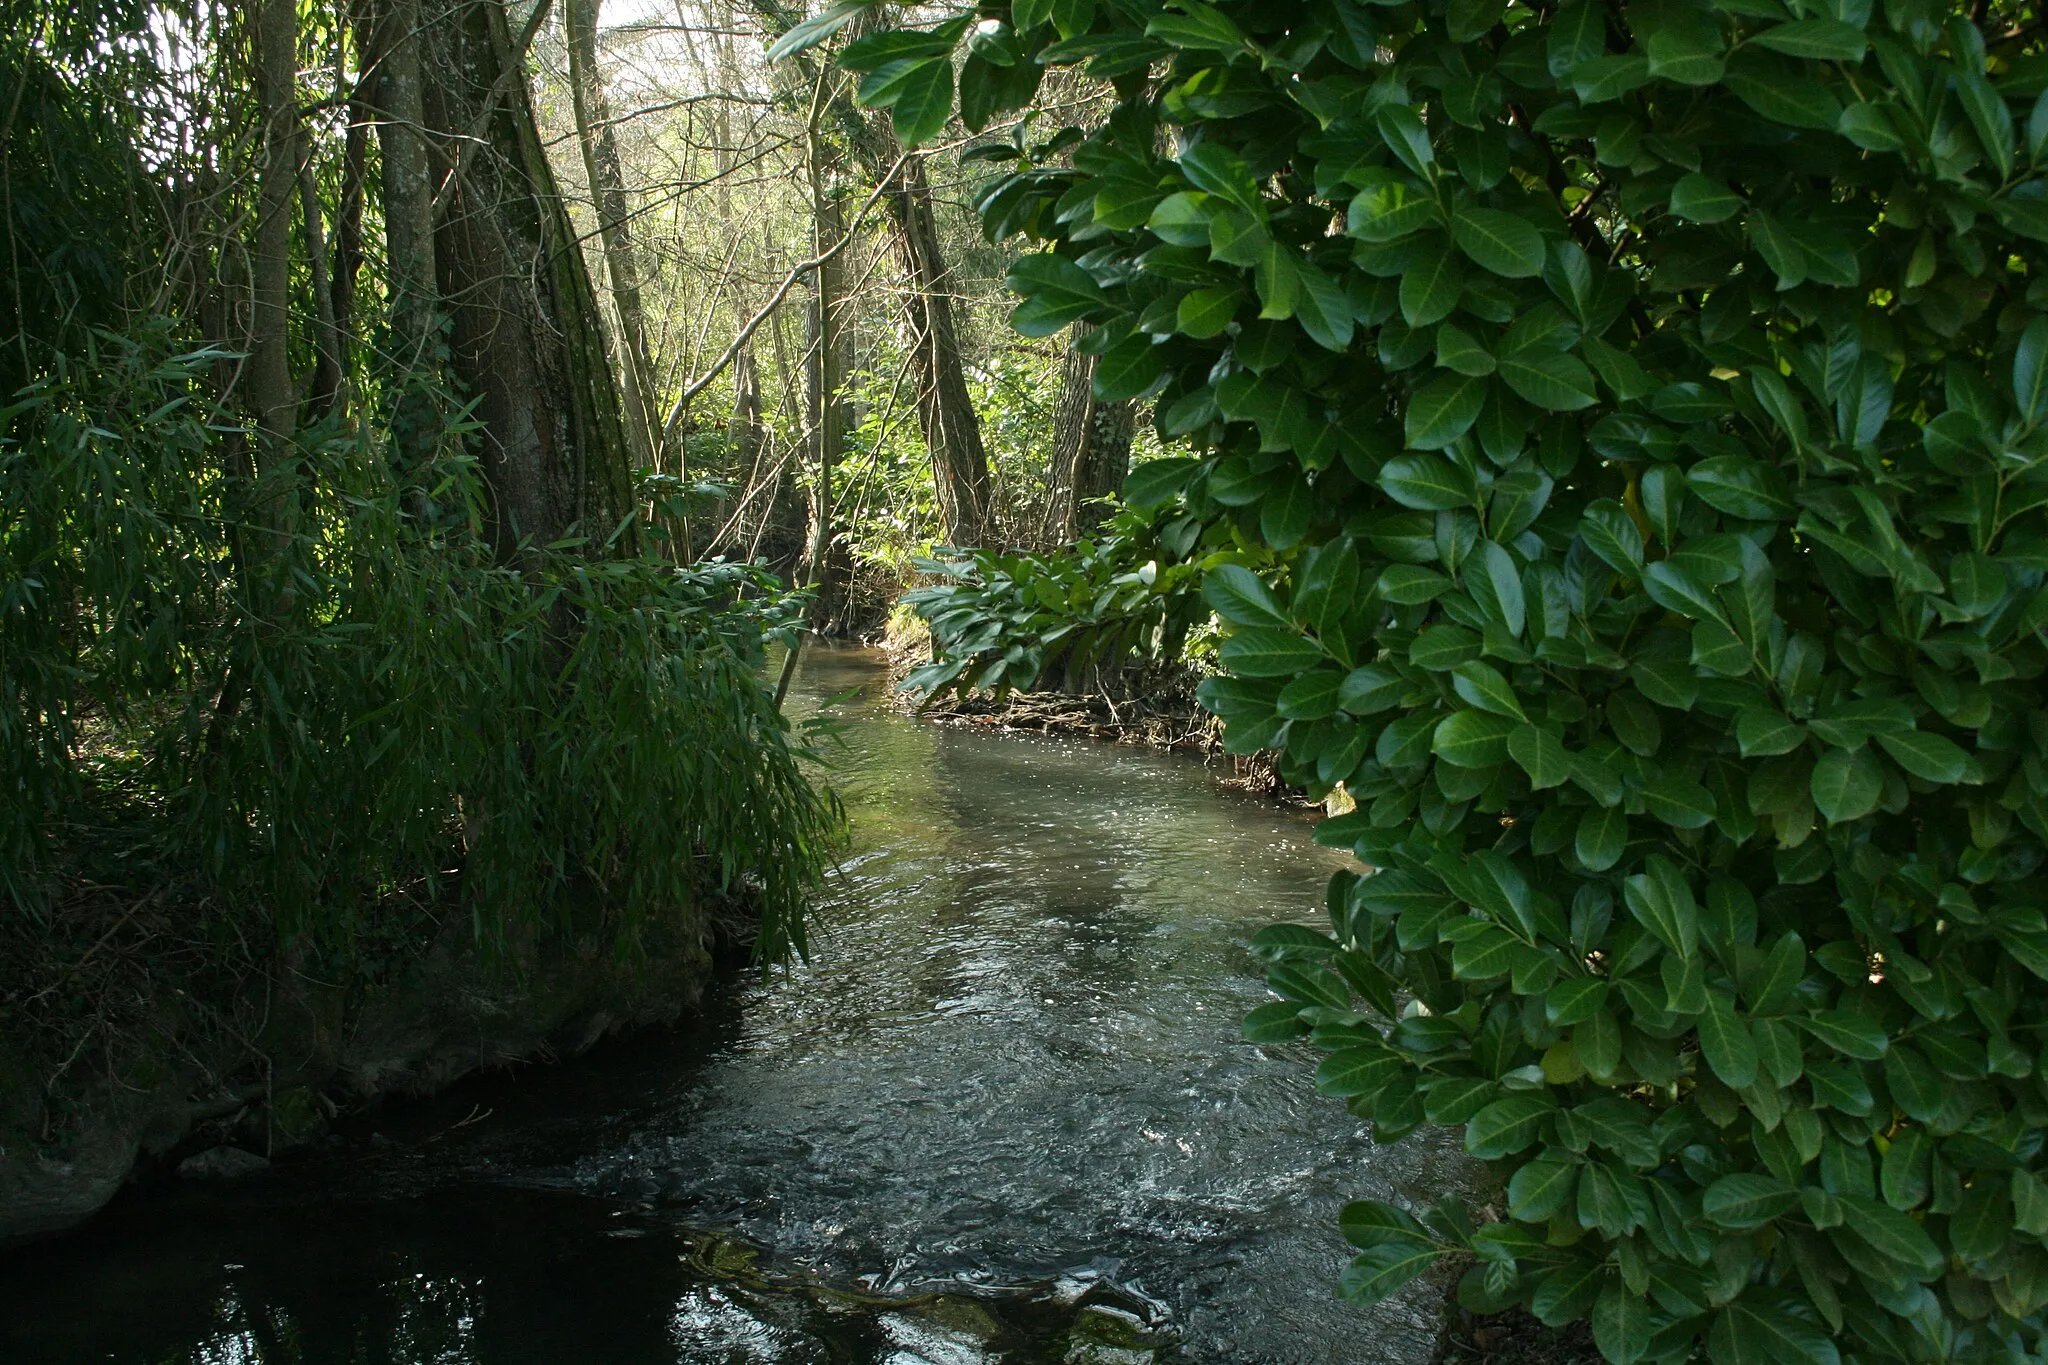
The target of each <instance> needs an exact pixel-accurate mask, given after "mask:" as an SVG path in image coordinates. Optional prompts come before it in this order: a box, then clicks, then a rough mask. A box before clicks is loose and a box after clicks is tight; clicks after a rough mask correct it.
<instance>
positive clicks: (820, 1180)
mask: <svg viewBox="0 0 2048 1365" xmlns="http://www.w3.org/2000/svg"><path fill="white" fill-rule="evenodd" d="M887 686H888V683H887V676H886V673H885V671H884V668H883V663H882V660H881V658H880V656H879V655H877V654H874V653H872V652H869V651H863V650H855V649H826V648H819V649H815V650H812V651H807V653H806V656H805V659H804V661H803V664H802V667H801V668H800V669H799V672H798V676H797V681H796V686H795V689H794V691H793V692H792V694H791V707H792V710H793V711H796V712H800V713H805V714H816V713H817V712H818V710H819V709H820V708H821V707H823V706H825V705H826V704H827V703H828V701H829V700H830V699H833V698H841V700H840V701H839V702H838V703H837V704H835V705H832V706H831V708H830V714H833V715H837V716H839V717H840V721H841V723H840V726H839V742H838V743H837V744H835V745H833V746H831V751H830V752H831V761H832V764H833V769H832V771H831V773H830V774H829V779H830V780H831V782H832V783H833V785H834V786H835V787H836V788H837V789H838V790H839V792H840V794H841V796H842V798H843V799H844V801H845V803H846V806H847V811H848V814H849V816H850V818H851V821H852V827H853V845H852V847H851V849H850V850H848V852H847V853H846V854H845V856H844V859H843V863H842V869H843V875H841V876H838V877H835V878H834V879H833V880H832V882H831V884H830V885H829V887H828V888H827V893H826V896H825V899H824V903H823V904H822V905H821V906H820V908H819V911H818V915H817V920H816V924H815V927H814V929H813V935H812V953H811V961H810V963H809V964H808V965H802V966H798V967H796V968H793V969H791V970H788V971H777V972H775V973H774V974H772V975H771V976H770V977H768V978H767V979H765V980H764V979H763V977H762V976H761V975H760V974H759V973H758V972H753V971H744V970H742V971H737V972H734V973H731V974H729V975H728V976H726V977H724V978H722V979H721V980H720V981H719V982H718V983H717V984H716V985H714V987H713V988H712V990H711V992H710V994H709V996H708V998H707V1001H706V1008H705V1010H704V1012H703V1014H702V1016H701V1017H699V1018H697V1019H695V1020H693V1021H691V1022H689V1023H687V1024H685V1025H683V1026H681V1027H679V1028H676V1029H673V1030H650V1031H647V1032H643V1033H641V1034H639V1035H637V1036H635V1037H633V1038H630V1039H627V1040H625V1041H623V1042H616V1043H610V1044H606V1045H604V1046H602V1047H600V1048H598V1049H597V1050H596V1051H595V1052H593V1053H592V1054H590V1055H588V1056H586V1057H584V1058H582V1059H579V1060H577V1061H575V1062H573V1063H569V1064H567V1065H563V1066H556V1067H541V1066H535V1067H527V1068H522V1069H519V1070H516V1071H514V1072H511V1073H509V1074H504V1075H498V1076H490V1077H479V1078H473V1079H471V1080H469V1081H466V1082H464V1083H463V1084H461V1085H458V1086H456V1087H454V1088H453V1089H451V1090H450V1091H448V1092H446V1093H444V1094H443V1095H441V1096H439V1097H437V1098H436V1099H434V1100H431V1101H423V1102H418V1103H412V1104H405V1105H387V1106H386V1107H385V1108H384V1109H382V1110H381V1111H379V1112H376V1113H373V1114H369V1115H365V1116H360V1117H358V1118H355V1119H351V1120H347V1121H345V1122H344V1123H343V1124H342V1125H341V1126H340V1128H339V1130H338V1136H337V1139H336V1140H335V1141H334V1142H332V1143H331V1144H330V1145H329V1147H328V1148H327V1149H326V1150H323V1151H322V1152H320V1153H317V1154H315V1155H313V1156H310V1157H308V1158H304V1159H299V1160H293V1161H289V1162H281V1163H280V1164H279V1165H278V1167H277V1168H275V1169H274V1170H273V1171H271V1172H268V1173H265V1174H263V1175H260V1176H257V1177H254V1178H252V1179H249V1180H246V1181H243V1182H240V1183H238V1184H234V1185H228V1186H204V1185H198V1184H194V1183H192V1182H181V1181H176V1180H169V1179H162V1180H157V1181H154V1182H151V1183H150V1184H148V1185H147V1186H146V1187H144V1188H141V1189H137V1190H131V1191H129V1192H127V1193H125V1194H124V1195H123V1197H122V1198H121V1199H119V1200H117V1201H116V1203H115V1205H114V1206H113V1207H112V1208H110V1209H109V1210H108V1211H107V1212H106V1213H105V1214H103V1215H102V1216H101V1217H100V1218H99V1219H97V1220H96V1221H95V1222H93V1223H92V1224H91V1225H89V1226H88V1227H86V1228H85V1229H83V1230H81V1231H80V1232H78V1233H75V1234H72V1235H70V1236H68V1237H65V1238H62V1239H59V1240H56V1241H54V1242H50V1243H47V1244H44V1245H41V1246H37V1247H33V1248H30V1249H28V1250H27V1251H25V1252H15V1253H11V1254H9V1255H7V1256H5V1257H0V1361H4V1362H5V1363H6V1365H68V1363H69V1362H74V1361H76V1362H84V1361H113V1362H121V1363H122V1365H130V1363H132V1365H172V1363H174V1362H175V1363H176V1365H229V1363H230V1362H232V1363H234V1365H242V1363H243V1362H249V1363H251V1365H253V1363H254V1362H263V1365H285V1363H287V1362H289V1363H291V1365H299V1363H301V1362H304V1363H307V1365H310V1363H312V1362H334V1363H335V1365H342V1363H343V1362H347V1365H417V1363H422V1362H429V1361H431V1362H450V1365H457V1363H460V1365H503V1363H506V1362H535V1363H536V1365H539V1363H540V1362H557V1363H566V1362H592V1365H597V1363H598V1362H603V1363H604V1365H653V1363H654V1362H664V1363H668V1362H675V1363H677V1365H685V1363H687V1365H698V1363H700V1362H702V1363H703V1365H727V1362H734V1363H737V1362H764V1363H770V1362H772V1363H776V1365H780V1363H781V1362H834V1363H835V1365H836V1363H838V1362H845V1363H846V1365H869V1363H871V1362H872V1363H873V1365H976V1363H977V1362H994V1361H1003V1362H1015V1363H1016V1365H1024V1363H1025V1362H1040V1361H1044V1362H1073V1363H1074V1365H1087V1362H1106V1363H1107V1365H1146V1363H1147V1362H1155V1361H1156V1362H1161V1363H1162V1365H1163V1363H1164V1362H1167V1361H1182V1362H1215V1363H1216V1365H1256V1363H1262V1362H1270V1363H1271V1365H1369V1363H1370V1365H1377V1363H1378V1362H1389V1363H1391V1362H1403V1363H1404V1365H1407V1363H1415V1365H1419V1362H1423V1361H1426V1360H1428V1358H1429V1355H1430V1351H1431V1349H1432V1347H1433V1345H1434V1339H1435V1335H1436V1330H1437V1326H1438V1320H1439V1313H1440V1310H1439V1308H1438V1306H1437V1299H1436V1297H1435V1293H1436V1291H1435V1290H1433V1289H1431V1288H1430V1287H1429V1286H1428V1285H1426V1284H1418V1285H1416V1286H1413V1287H1412V1290H1411V1292H1409V1293H1407V1294H1404V1295H1402V1296H1399V1297H1397V1299H1396V1300H1394V1301H1393V1302H1391V1303H1389V1304H1385V1305H1382V1306H1380V1307H1379V1308H1377V1309H1375V1310H1372V1311H1369V1312H1367V1311H1361V1310H1358V1309H1354V1308H1352V1307H1350V1306H1349V1305H1347V1304H1345V1303H1343V1302H1342V1301H1341V1300H1339V1299H1338V1298H1337V1296H1336V1290H1335V1285H1336V1280H1337V1275H1338V1273H1339V1271H1340V1270H1341V1269H1342V1267H1343V1265H1344V1263H1345V1260H1346V1258H1347V1252H1346V1248H1345V1245H1344V1243H1343V1240H1342V1238H1341V1237H1339V1236H1338V1234H1337V1231H1336V1214H1337V1210H1338V1208H1339V1207H1340V1206H1341V1205H1342V1203H1343V1202H1344V1201H1345V1200H1346V1199H1350V1198H1366V1197H1378V1198H1394V1199H1404V1200H1413V1201H1426V1200H1427V1199H1428V1198H1430V1197H1433V1196H1434V1195H1435V1194H1436V1193H1440V1192H1441V1191H1442V1190H1443V1189H1444V1188H1445V1187H1447V1186H1462V1185H1464V1184H1466V1183H1467V1182H1468V1181H1469V1179H1470V1177H1469V1176H1468V1175H1467V1174H1466V1173H1465V1168H1464V1166H1463V1165H1462V1164H1461V1162H1460V1160H1459V1158H1458V1157H1457V1156H1456V1155H1455V1154H1454V1151H1453V1148H1452V1146H1450V1145H1447V1144H1446V1143H1445V1142H1443V1141H1441V1140H1432V1139H1431V1137H1430V1136H1429V1134H1428V1133H1427V1131H1425V1133H1423V1134H1419V1135H1418V1136H1416V1137H1414V1138H1410V1139H1409V1140H1408V1141H1406V1142H1404V1143H1401V1144H1399V1145H1397V1146H1395V1147H1391V1148H1386V1149H1379V1148H1375V1147H1374V1146H1373V1144H1372V1142H1371V1141H1370V1139H1369V1138H1368V1136H1367V1134H1366V1132H1365V1128H1364V1125H1362V1124H1360V1123H1358V1122H1357V1121H1355V1120H1353V1119H1352V1118H1351V1117H1350V1116H1349V1115H1347V1114H1346V1113H1345V1111H1344V1109H1343V1107H1342V1105H1341V1104H1339V1103H1338V1102H1336V1101H1333V1100H1327V1099H1322V1098H1319V1097H1318V1096H1317V1095H1316V1094H1315V1093H1314V1091H1313V1089H1312V1087H1311V1085H1310V1074H1311V1071H1312V1067H1313V1063H1314V1054H1313V1053H1312V1052H1311V1051H1310V1050H1309V1049H1307V1048H1306V1047H1292V1046H1290V1047H1282V1048H1257V1047H1252V1046H1249V1045H1246V1044H1244V1043H1242V1042H1241V1041H1239V1038H1238V1022H1239V1019H1240V1017H1241V1016H1242V1015H1243V1014H1244V1012H1245V1011H1246V1010H1248V1009H1250V1008H1251V1007H1252V1006H1254V1005H1256V1004H1259V1003H1260V1002H1261V1001H1262V1000H1264V999H1266V998H1268V997H1267V995H1266V992H1265V988H1264V986H1263V984H1262V983H1261V982H1260V980H1259V979H1258V976H1257V975H1256V972H1255V969H1254V966H1255V964H1253V963H1252V962H1251V960H1250V959H1249V957H1248V955H1247V954H1246V952H1245V943H1246V942H1247V940H1248V939H1249V938H1250V937H1251V935H1252V934H1253V933H1254V932H1255V931H1256V930H1257V929H1258V928H1259V927H1260V926H1262V925H1264V924H1266V923H1270V922H1272V921H1275V920H1283V919H1294V920H1300V921H1302V922H1315V921H1316V920H1317V919H1319V918H1320V914H1321V901H1322V893H1323V884H1324V881H1325V879H1326V878H1327V877H1328V875H1329V873H1330V871H1331V870H1332V869H1333V868H1335V867H1338V866H1341V865H1343V863H1344V861H1345V860H1344V859H1343V858H1342V857H1341V855H1338V854H1336V853H1333V852H1331V851H1330V850H1326V849H1321V848H1318V847H1317V846H1316V845H1315V844H1313V843H1312V842H1311V841H1310V837H1309V835H1310V827H1309V825H1308V823H1307V822H1306V821H1305V820H1304V819H1302V818H1301V817H1300V816H1299V815H1298V814H1295V813H1292V812H1289V811H1287V810H1284V809H1282V808H1280V807H1278V806H1275V805H1273V804H1271V803H1269V802H1265V801H1261V800H1259V799H1257V798H1254V797H1250V796H1247V795H1245V794H1243V793H1240V792H1237V791H1234V790H1232V789H1230V788H1228V787H1226V786H1224V785H1222V783H1221V780H1220V779H1221V778H1222V777H1223V776H1225V775H1227V774H1226V772H1225V771H1224V770H1221V769H1215V768H1206V767H1204V766H1202V765H1201V764H1199V763H1195V762H1193V761H1190V760H1186V759H1182V758H1177V757H1173V756H1168V755H1160V754H1153V753H1148V752H1143V751H1138V750H1133V749H1125V748H1113V747H1108V746H1104V745H1099V744H1092V743H1086V742H1079V741H1067V740H1055V739H1045V738H1039V737H1025V736H1018V735H1010V734H1001V733H991V732H990V729H989V727H985V726H976V725H936V724H931V723H928V722H924V721H920V720H916V719H913V718H910V717H908V716H905V715H903V714H901V713H900V712H898V711H897V710H896V709H895V708H894V707H893V706H892V705H891V703H890V701H889V699H888V697H887V695H886V691H887ZM848 694H852V695H851V696H849V695H848Z"/></svg>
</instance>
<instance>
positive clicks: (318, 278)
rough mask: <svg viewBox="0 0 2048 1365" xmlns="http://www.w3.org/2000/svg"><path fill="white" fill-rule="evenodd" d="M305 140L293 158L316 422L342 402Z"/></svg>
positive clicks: (319, 214)
mask: <svg viewBox="0 0 2048 1365" xmlns="http://www.w3.org/2000/svg"><path fill="white" fill-rule="evenodd" d="M305 149H306V148H305V139H304V138H299V139H297V145H296V146H295V147H294V148H293V155H294V156H295V157H299V158H300V165H299V209H300V212H301V213H302V214H303V215H304V218H305V225H306V268H307V271H308V273H309V275H310V276H311V278H312V283H313V352H314V360H313V392H312V404H311V415H312V418H313V420H314V421H316V422H317V421H319V420H320V419H321V418H322V417H325V416H326V415H327V414H328V413H330V412H332V411H333V410H334V408H335V406H336V405H337V404H338V403H340V401H341V385H342V369H341V364H342V356H341V327H340V324H339V323H338V321H337V320H336V317H335V306H334V276H333V273H332V271H331V268H330V265H329V257H328V254H327V227H326V223H325V220H324V217H323V214H324V210H323V209H322V208H321V206H320V189H319V186H318V185H316V184H315V183H314V181H313V167H312V165H311V163H310V162H307V161H305V160H304V159H303V153H304V152H305Z"/></svg>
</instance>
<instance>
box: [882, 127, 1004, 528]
mask: <svg viewBox="0 0 2048 1365" xmlns="http://www.w3.org/2000/svg"><path fill="white" fill-rule="evenodd" d="M885 169H886V167H882V168H879V169H878V173H879V170H885ZM889 203H890V208H891V210H892V211H893V213H894V215H895V219H896V244H897V251H898V254H899V255H900V256H901V258H902V261H903V270H904V273H905V274H906V275H907V276H909V279H910V295H909V304H908V308H909V312H910V324H911V330H912V332H913V342H912V344H913V345H914V346H915V348H916V349H915V352H914V358H915V368H916V373H917V416H918V424H919V426H921V427H922V428H923V430H924V439H925V446H926V448H927V449H928V450H930V452H931V460H932V478H933V481H934V483H935V485H936V486H937V489H938V498H939V517H940V520H941V521H942V522H943V524H944V526H943V529H944V531H945V536H946V540H947V541H948V542H949V543H951V544H953V545H963V546H965V545H980V544H982V543H984V541H985V540H986V539H987V537H988V535H989V533H990V531H991V530H992V529H993V528H992V527H991V526H990V524H989V522H990V513H991V510H992V509H991V507H990V494H989V489H990V481H989V468H988V455H987V453H986V452H985V451H984V450H983V449H982V444H981V421H980V419H979V418H978V417H977V416H976V415H975V411H974V402H973V400H972V398H970V397H969V396H968V392H967V370H966V365H965V362H964V360H963V358H962V356H961V351H960V331H959V327H958V324H957V323H956V321H955V319H954V316H953V299H952V295H951V294H950V293H949V292H948V291H949V290H950V288H951V284H950V282H949V281H948V279H947V268H946V259H945V253H944V251H943V250H942V248H941V247H940V245H939V236H938V225H937V220H936V217H935V215H934V213H933V211H932V191H931V185H930V183H929V182H928V181H927V180H926V179H925V174H924V164H923V162H922V161H921V160H919V159H918V158H915V157H913V158H912V159H911V160H909V161H907V162H905V163H904V165H903V169H902V170H901V171H900V172H899V173H898V175H897V179H896V183H895V184H894V185H893V186H892V187H891V189H890V192H889Z"/></svg>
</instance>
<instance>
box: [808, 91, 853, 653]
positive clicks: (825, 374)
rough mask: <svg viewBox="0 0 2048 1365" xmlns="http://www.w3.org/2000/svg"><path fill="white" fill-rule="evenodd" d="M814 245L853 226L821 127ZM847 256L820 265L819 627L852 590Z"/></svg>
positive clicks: (815, 287) (814, 301)
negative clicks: (840, 493) (839, 474)
mask: <svg viewBox="0 0 2048 1365" xmlns="http://www.w3.org/2000/svg"><path fill="white" fill-rule="evenodd" d="M810 154H811V155H810V178H811V213H812V217H811V224H812V227H811V230H812V252H813V254H814V255H822V254H823V253H824V251H825V249H826V248H827V247H829V246H831V245H832V243H834V242H836V241H838V240H839V238H840V237H841V235H842V234H843V233H844V232H845V227H844V225H843V223H842V221H841V220H842V214H841V213H840V207H839V200H838V198H837V196H836V195H835V194H834V192H833V188H832V186H831V185H830V184H829V183H828V182H827V180H826V174H825V168H824V165H823V164H822V163H823V147H822V145H821V142H820V139H819V138H818V137H817V134H816V130H815V129H813V132H812V136H811V141H810ZM842 259H843V257H840V256H835V257H833V258H832V259H831V260H829V261H827V262H825V263H824V264H823V265H821V266H820V267H818V270H817V273H816V274H815V275H814V276H813V280H812V290H811V354H810V381H811V382H810V408H811V411H810V425H811V452H812V461H811V468H812V473H813V478H814V479H815V482H814V483H813V484H812V485H811V528H810V537H809V540H810V543H809V547H808V548H807V549H806V550H805V552H804V579H805V581H806V582H807V583H808V584H809V585H810V587H811V588H812V589H813V590H814V591H815V592H816V593H817V599H816V601H815V602H814V603H813V605H812V609H811V624H812V627H813V628H814V629H817V630H827V629H830V628H832V627H833V626H834V625H836V624H837V623H838V618H839V614H840V609H841V606H842V601H841V599H842V598H843V597H844V595H845V574H844V573H843V572H842V565H841V564H840V563H839V559H840V556H839V554H838V553H837V552H838V548H839V534H838V527H837V526H835V525H834V524H833V523H834V520H835V512H836V510H837V509H835V508H834V507H833V505H832V478H833V474H834V471H835V469H836V468H837V466H838V462H839V451H840V447H841V446H842V445H843V444H844V443H845V439H846V417H845V408H844V406H843V405H842V403H841V402H840V398H839V391H840V390H841V389H842V388H844V387H845V384H846V339H845V336H844V333H843V327H842V319H841V317H840V315H839V306H840V304H841V302H842V301H843V299H844V297H845V292H846V268H845V266H844V265H842V264H841V261H842Z"/></svg>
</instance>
